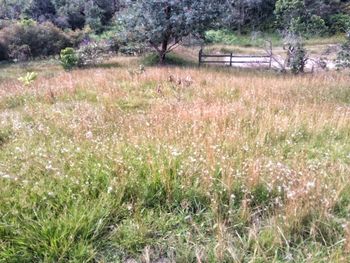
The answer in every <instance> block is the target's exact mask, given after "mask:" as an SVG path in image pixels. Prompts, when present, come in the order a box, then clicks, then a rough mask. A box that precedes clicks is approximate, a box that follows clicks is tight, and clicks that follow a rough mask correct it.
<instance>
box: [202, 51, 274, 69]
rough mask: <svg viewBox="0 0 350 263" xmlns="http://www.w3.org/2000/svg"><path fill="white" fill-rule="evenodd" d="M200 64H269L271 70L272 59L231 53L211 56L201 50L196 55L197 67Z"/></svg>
mask: <svg viewBox="0 0 350 263" xmlns="http://www.w3.org/2000/svg"><path fill="white" fill-rule="evenodd" d="M206 58H226V59H224V60H206ZM237 59H238V60H237ZM244 59H248V60H244ZM263 59H265V60H263ZM202 64H224V65H227V66H230V67H232V66H233V64H269V68H271V64H272V57H271V56H262V55H234V54H233V53H230V54H227V55H212V54H204V53H203V50H202V49H201V50H200V51H199V55H198V65H199V66H201V65H202Z"/></svg>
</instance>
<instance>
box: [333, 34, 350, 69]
mask: <svg viewBox="0 0 350 263" xmlns="http://www.w3.org/2000/svg"><path fill="white" fill-rule="evenodd" d="M336 65H337V68H338V69H342V68H343V69H344V68H350V38H348V40H347V41H346V43H344V44H343V45H342V48H341V51H340V52H339V53H338V55H337V59H336Z"/></svg>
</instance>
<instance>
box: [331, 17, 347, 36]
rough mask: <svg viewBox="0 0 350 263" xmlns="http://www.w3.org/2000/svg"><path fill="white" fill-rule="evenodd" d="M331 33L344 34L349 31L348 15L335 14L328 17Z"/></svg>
mask: <svg viewBox="0 0 350 263" xmlns="http://www.w3.org/2000/svg"><path fill="white" fill-rule="evenodd" d="M329 24H330V27H331V32H332V33H333V34H335V33H346V32H348V31H349V30H350V15H346V14H336V15H333V16H331V17H330V21H329Z"/></svg>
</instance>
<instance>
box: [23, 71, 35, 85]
mask: <svg viewBox="0 0 350 263" xmlns="http://www.w3.org/2000/svg"><path fill="white" fill-rule="evenodd" d="M37 77H38V73H37V72H27V74H26V75H25V76H23V77H20V78H18V80H19V81H20V82H22V83H23V85H25V86H29V85H31V84H32V83H33V82H34V81H35V80H36V79H37Z"/></svg>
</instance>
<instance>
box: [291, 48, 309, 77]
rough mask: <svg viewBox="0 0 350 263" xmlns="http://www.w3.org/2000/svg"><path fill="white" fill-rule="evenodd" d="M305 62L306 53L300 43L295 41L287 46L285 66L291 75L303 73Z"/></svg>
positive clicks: (306, 58)
mask: <svg viewBox="0 0 350 263" xmlns="http://www.w3.org/2000/svg"><path fill="white" fill-rule="evenodd" d="M307 60H308V57H307V52H306V49H305V48H304V45H303V44H302V43H301V42H299V41H297V42H296V43H292V44H290V45H289V48H288V60H287V64H288V66H289V67H290V68H291V71H292V73H293V74H300V73H303V72H304V69H305V65H306V62H307Z"/></svg>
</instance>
